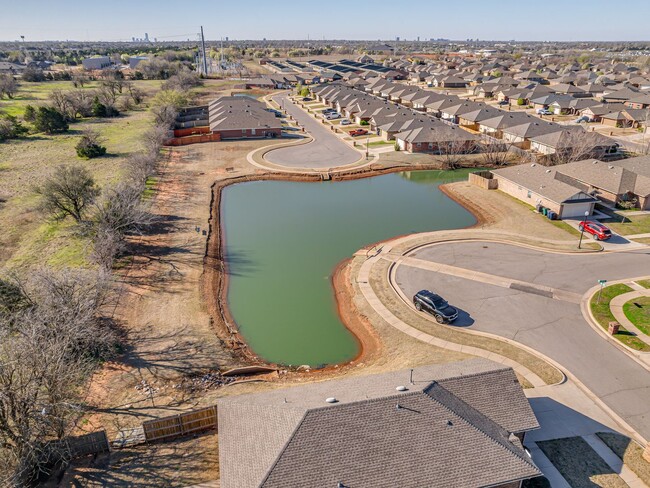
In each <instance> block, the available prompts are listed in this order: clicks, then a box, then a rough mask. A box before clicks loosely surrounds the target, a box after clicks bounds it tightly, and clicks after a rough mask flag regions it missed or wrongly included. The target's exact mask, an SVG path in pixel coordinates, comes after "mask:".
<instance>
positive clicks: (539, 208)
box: [535, 203, 542, 213]
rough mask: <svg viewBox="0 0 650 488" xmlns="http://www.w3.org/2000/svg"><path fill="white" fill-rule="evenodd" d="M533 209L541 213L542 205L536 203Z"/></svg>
mask: <svg viewBox="0 0 650 488" xmlns="http://www.w3.org/2000/svg"><path fill="white" fill-rule="evenodd" d="M535 210H537V213H542V206H541V205H540V204H539V203H538V204H537V205H535Z"/></svg>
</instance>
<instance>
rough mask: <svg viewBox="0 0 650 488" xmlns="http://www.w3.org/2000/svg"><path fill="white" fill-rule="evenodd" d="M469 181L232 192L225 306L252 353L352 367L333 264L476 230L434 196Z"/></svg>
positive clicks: (437, 177)
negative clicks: (428, 236)
mask: <svg viewBox="0 0 650 488" xmlns="http://www.w3.org/2000/svg"><path fill="white" fill-rule="evenodd" d="M467 173H468V171H454V172H444V171H419V172H405V173H395V174H389V175H384V176H376V177H372V178H366V179H360V180H353V181H344V182H323V183H300V182H282V181H256V182H248V183H240V184H236V185H232V186H229V187H227V188H226V189H225V190H224V192H223V195H222V202H221V219H222V226H223V228H224V236H225V255H226V259H227V261H228V267H229V273H230V275H229V282H228V305H229V309H230V312H231V314H232V317H233V318H234V320H235V322H236V323H237V326H238V327H239V330H240V331H241V333H242V335H243V337H244V338H245V339H246V341H247V342H248V344H249V345H250V346H251V349H252V350H253V351H254V352H255V353H256V354H257V355H258V356H260V357H261V358H263V359H265V360H267V361H270V362H274V363H280V364H287V365H294V366H297V365H302V364H308V365H311V366H312V367H316V366H320V365H325V364H334V363H341V362H345V361H349V360H351V359H353V358H354V357H355V356H356V355H357V354H358V351H359V344H358V342H357V340H356V339H355V337H354V336H353V335H352V333H351V332H350V331H348V330H347V329H346V328H345V326H344V325H343V324H342V323H341V321H340V320H339V317H338V314H337V311H336V304H335V299H334V293H333V290H332V285H331V274H332V272H333V271H334V269H335V267H336V265H337V264H338V263H339V262H341V261H342V260H343V259H345V258H348V257H350V256H352V254H354V253H355V252H356V251H358V250H359V249H361V248H362V247H364V246H366V245H368V244H372V243H374V242H378V241H382V240H386V239H389V238H392V237H395V236H398V235H404V234H410V233H413V232H425V231H434V230H442V229H457V228H462V227H467V226H470V225H472V224H474V223H475V221H476V220H475V218H474V217H473V216H472V214H470V213H469V212H468V211H467V210H465V209H464V208H463V207H462V206H460V205H459V204H457V203H456V202H454V201H453V200H451V199H450V198H448V197H447V196H446V195H444V194H443V193H442V192H441V191H440V189H439V188H438V187H439V185H441V184H442V183H447V182H450V181H457V180H462V179H466V178H467Z"/></svg>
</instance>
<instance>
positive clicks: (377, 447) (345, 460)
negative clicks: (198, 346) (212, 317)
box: [218, 359, 540, 488]
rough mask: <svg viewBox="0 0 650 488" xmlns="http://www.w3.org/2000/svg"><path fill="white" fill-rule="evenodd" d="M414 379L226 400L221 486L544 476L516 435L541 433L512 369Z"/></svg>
mask: <svg viewBox="0 0 650 488" xmlns="http://www.w3.org/2000/svg"><path fill="white" fill-rule="evenodd" d="M412 379H413V382H412V383H411V381H410V380H411V375H410V372H409V371H408V370H405V371H396V372H391V373H385V374H381V375H372V376H362V377H355V378H349V379H345V380H337V381H325V382H320V383H315V384H311V385H307V386H299V387H294V388H284V389H277V390H274V391H270V392H267V393H261V394H255V395H241V396H238V397H230V398H227V399H223V400H221V401H220V402H219V405H218V415H219V457H220V468H221V486H222V487H223V488H234V487H237V488H257V487H265V488H275V487H277V488H280V487H285V486H300V487H301V488H321V487H327V486H331V487H333V488H335V487H336V486H337V483H339V482H341V483H343V484H344V485H345V486H354V487H363V486H368V487H370V486H372V487H373V488H382V487H386V488H388V487H390V488H393V487H395V486H400V487H403V488H409V487H413V488H415V487H421V486H455V487H479V486H492V485H498V484H502V483H506V482H512V481H517V480H521V479H527V478H531V477H535V476H538V475H539V474H540V473H539V470H538V469H537V468H536V467H535V465H534V464H533V463H532V462H531V460H530V458H529V457H528V456H527V455H526V453H525V452H524V451H523V449H522V446H521V444H520V443H519V441H518V440H517V439H516V437H514V436H512V435H511V433H512V432H522V431H527V430H531V429H535V428H538V427H539V425H538V423H537V420H536V419H535V416H534V414H533V412H532V409H531V408H530V405H529V404H528V401H527V400H526V398H525V396H524V394H523V391H522V389H521V387H520V385H519V383H518V382H517V378H516V376H515V374H514V372H513V370H512V369H511V368H507V367H504V366H502V365H498V364H496V363H493V362H491V361H487V360H484V359H470V360H466V361H459V362H456V363H451V364H443V365H432V366H425V367H421V368H417V369H415V370H413V374H412ZM398 386H405V387H406V388H407V390H406V391H403V392H401V391H398V390H396V388H397V387H398ZM328 397H335V398H336V400H337V402H336V403H331V404H330V403H326V402H325V399H326V398H328ZM477 453H480V455H479V456H477Z"/></svg>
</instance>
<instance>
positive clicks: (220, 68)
mask: <svg viewBox="0 0 650 488" xmlns="http://www.w3.org/2000/svg"><path fill="white" fill-rule="evenodd" d="M222 70H223V37H222V38H221V50H220V52H219V73H221V71H222Z"/></svg>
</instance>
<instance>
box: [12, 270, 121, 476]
mask: <svg viewBox="0 0 650 488" xmlns="http://www.w3.org/2000/svg"><path fill="white" fill-rule="evenodd" d="M21 289H24V290H28V291H27V295H28V300H29V306H28V307H26V308H22V309H20V310H17V311H14V312H13V313H12V317H11V319H12V321H11V325H12V326H11V327H6V323H7V320H6V319H2V320H1V321H0V485H2V486H7V485H11V486H25V485H28V484H34V483H35V482H36V481H37V480H38V477H39V476H40V475H41V474H44V475H47V474H49V469H50V468H51V467H52V464H53V463H54V462H62V461H63V462H65V461H66V460H67V452H66V448H65V444H63V443H57V442H55V441H56V440H58V439H61V438H62V437H63V436H65V435H66V434H67V433H68V432H69V431H70V428H71V427H72V426H73V425H74V423H75V421H76V420H77V419H78V418H79V416H80V413H81V411H82V408H81V403H80V397H79V393H80V388H79V387H80V385H81V384H82V382H83V381H84V380H85V379H86V378H87V377H88V375H89V374H90V372H91V371H92V368H93V367H94V366H95V365H96V363H97V361H98V360H99V359H103V358H108V357H109V356H110V355H111V354H112V353H113V351H114V349H115V344H116V338H115V334H114V333H113V331H112V330H111V329H110V328H109V327H106V326H105V325H104V324H103V323H102V322H101V321H100V320H99V319H98V316H97V313H98V311H99V310H100V309H101V307H102V305H103V304H104V303H105V301H106V296H107V295H106V289H107V288H106V281H105V279H104V277H103V276H102V275H97V274H96V273H94V272H87V271H70V270H63V271H58V272H53V271H50V270H42V271H40V272H37V273H35V274H34V275H33V277H32V281H31V282H30V283H28V284H26V285H25V286H21Z"/></svg>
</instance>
